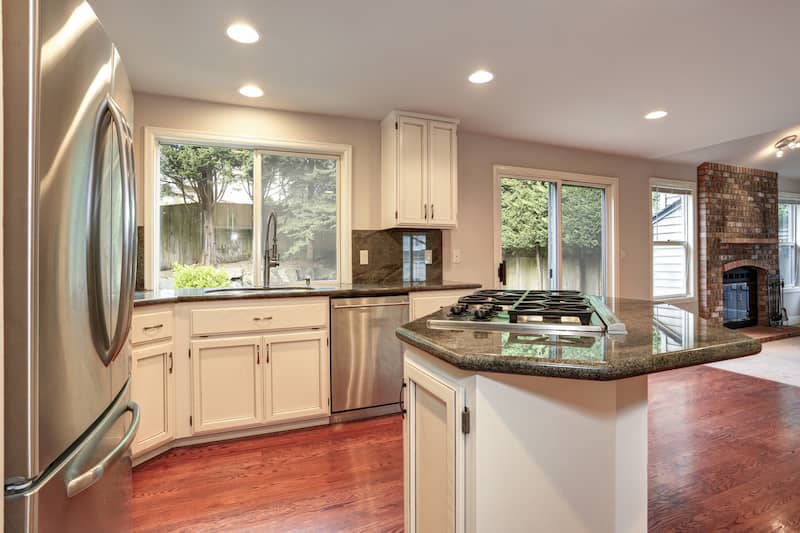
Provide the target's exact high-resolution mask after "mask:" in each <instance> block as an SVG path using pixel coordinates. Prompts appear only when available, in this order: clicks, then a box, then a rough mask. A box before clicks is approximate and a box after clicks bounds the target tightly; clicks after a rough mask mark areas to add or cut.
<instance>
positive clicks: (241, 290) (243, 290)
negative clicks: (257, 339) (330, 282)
mask: <svg viewBox="0 0 800 533" xmlns="http://www.w3.org/2000/svg"><path fill="white" fill-rule="evenodd" d="M315 290H318V288H317V287H300V286H283V287H226V288H224V289H206V290H205V293H206V294H219V293H225V294H257V293H260V292H265V293H269V292H296V291H315Z"/></svg>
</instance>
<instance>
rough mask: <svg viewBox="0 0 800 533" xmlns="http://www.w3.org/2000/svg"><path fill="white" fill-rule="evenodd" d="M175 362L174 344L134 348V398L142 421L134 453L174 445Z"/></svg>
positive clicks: (132, 382) (133, 448)
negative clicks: (169, 443)
mask: <svg viewBox="0 0 800 533" xmlns="http://www.w3.org/2000/svg"><path fill="white" fill-rule="evenodd" d="M174 368H175V359H174V356H173V346H172V343H161V344H154V345H150V346H145V347H138V348H134V350H133V365H132V369H131V398H132V399H133V400H134V401H135V402H136V403H137V404H139V407H140V410H141V413H142V414H141V417H142V418H141V422H140V423H139V431H138V432H137V433H136V439H135V440H134V442H133V446H132V451H133V453H134V454H140V453H143V452H146V451H147V450H151V449H153V448H157V447H158V446H161V445H162V444H166V443H168V442H170V441H171V440H172V439H173V437H174V434H175V431H174V427H175V421H174V412H175V410H174V407H173V405H174V403H173V402H174V401H175V375H174Z"/></svg>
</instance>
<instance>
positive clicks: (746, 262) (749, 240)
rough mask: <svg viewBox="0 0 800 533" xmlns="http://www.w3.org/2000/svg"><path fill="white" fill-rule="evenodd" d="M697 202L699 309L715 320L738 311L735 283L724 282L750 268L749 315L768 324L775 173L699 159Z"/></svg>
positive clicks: (774, 263) (774, 267)
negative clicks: (751, 293) (731, 303)
mask: <svg viewBox="0 0 800 533" xmlns="http://www.w3.org/2000/svg"><path fill="white" fill-rule="evenodd" d="M697 205H698V226H699V233H700V241H699V244H700V245H699V254H700V272H699V276H698V281H699V283H698V287H699V304H700V315H701V316H702V317H704V318H706V319H708V320H711V321H712V322H716V323H722V322H723V320H725V321H727V320H729V318H730V317H731V316H736V314H737V313H738V316H740V317H741V316H742V314H741V313H742V311H741V309H736V310H731V309H730V302H732V301H733V302H736V301H738V303H739V305H740V306H741V305H743V299H742V297H739V299H738V300H736V299H735V297H734V298H733V299H732V297H731V295H733V294H734V293H733V292H732V288H733V287H732V286H731V285H728V290H727V291H726V290H725V286H726V284H728V283H729V282H730V280H731V278H735V277H736V275H738V274H739V273H740V272H742V271H743V270H748V269H749V270H751V271H752V273H753V274H752V277H753V279H752V283H751V284H750V285H749V287H750V289H749V290H754V291H756V295H755V296H754V297H753V298H752V299H751V301H752V306H753V307H755V309H751V310H750V313H751V316H752V317H756V316H757V318H754V322H756V323H758V324H762V325H767V324H769V316H768V309H767V306H768V304H767V274H768V273H769V274H774V273H777V272H778V174H777V173H775V172H769V171H766V170H758V169H753V168H744V167H736V166H731V165H723V164H720V163H703V164H702V165H700V166H699V167H697ZM737 269H740V270H737ZM734 271H735V272H734ZM726 273H728V276H726V275H725V274H726ZM732 273H733V274H734V275H733V276H731V274H732ZM739 285H740V286H741V285H742V284H741V283H740V284H739ZM737 290H738V287H737ZM742 290H746V289H744V288H742ZM726 301H727V302H728V308H727V309H726V306H725V302H726Z"/></svg>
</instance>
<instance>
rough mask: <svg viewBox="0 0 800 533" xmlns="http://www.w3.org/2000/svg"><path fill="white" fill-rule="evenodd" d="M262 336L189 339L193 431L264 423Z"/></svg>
mask: <svg viewBox="0 0 800 533" xmlns="http://www.w3.org/2000/svg"><path fill="white" fill-rule="evenodd" d="M261 359H262V358H261V337H260V336H252V337H232V338H231V337H228V338H221V339H213V340H202V341H193V342H192V373H193V380H192V381H193V390H192V419H193V421H192V432H193V433H195V434H196V433H206V432H213V431H220V430H225V429H233V428H242V427H250V426H255V425H258V424H261V423H263V405H264V401H263V398H264V395H263V385H264V374H263V372H262V370H261V364H262V360H261Z"/></svg>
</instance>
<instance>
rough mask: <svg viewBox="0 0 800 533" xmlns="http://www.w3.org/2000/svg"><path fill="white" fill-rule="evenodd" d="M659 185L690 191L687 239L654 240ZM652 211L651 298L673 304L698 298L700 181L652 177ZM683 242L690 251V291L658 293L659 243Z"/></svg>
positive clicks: (671, 244)
mask: <svg viewBox="0 0 800 533" xmlns="http://www.w3.org/2000/svg"><path fill="white" fill-rule="evenodd" d="M659 187H664V188H669V189H675V190H678V191H683V192H685V193H687V194H688V197H689V205H688V206H686V208H685V209H684V224H685V227H686V241H669V240H667V241H655V240H654V239H653V215H654V214H655V213H653V189H657V188H659ZM647 193H648V194H647V202H648V206H649V208H648V212H649V213H650V216H649V218H648V228H647V229H648V240H649V242H650V297H651V298H652V299H653V300H658V301H663V302H670V303H687V302H696V301H697V268H698V264H697V255H698V254H697V230H696V228H697V183H695V182H692V181H682V180H672V179H666V178H650V187H649V189H648V191H647ZM676 245H682V246H683V247H684V249H685V251H686V293H685V294H675V295H667V296H655V294H654V290H655V287H654V284H653V270H654V268H655V257H654V255H655V254H654V252H655V249H656V247H657V246H676Z"/></svg>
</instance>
